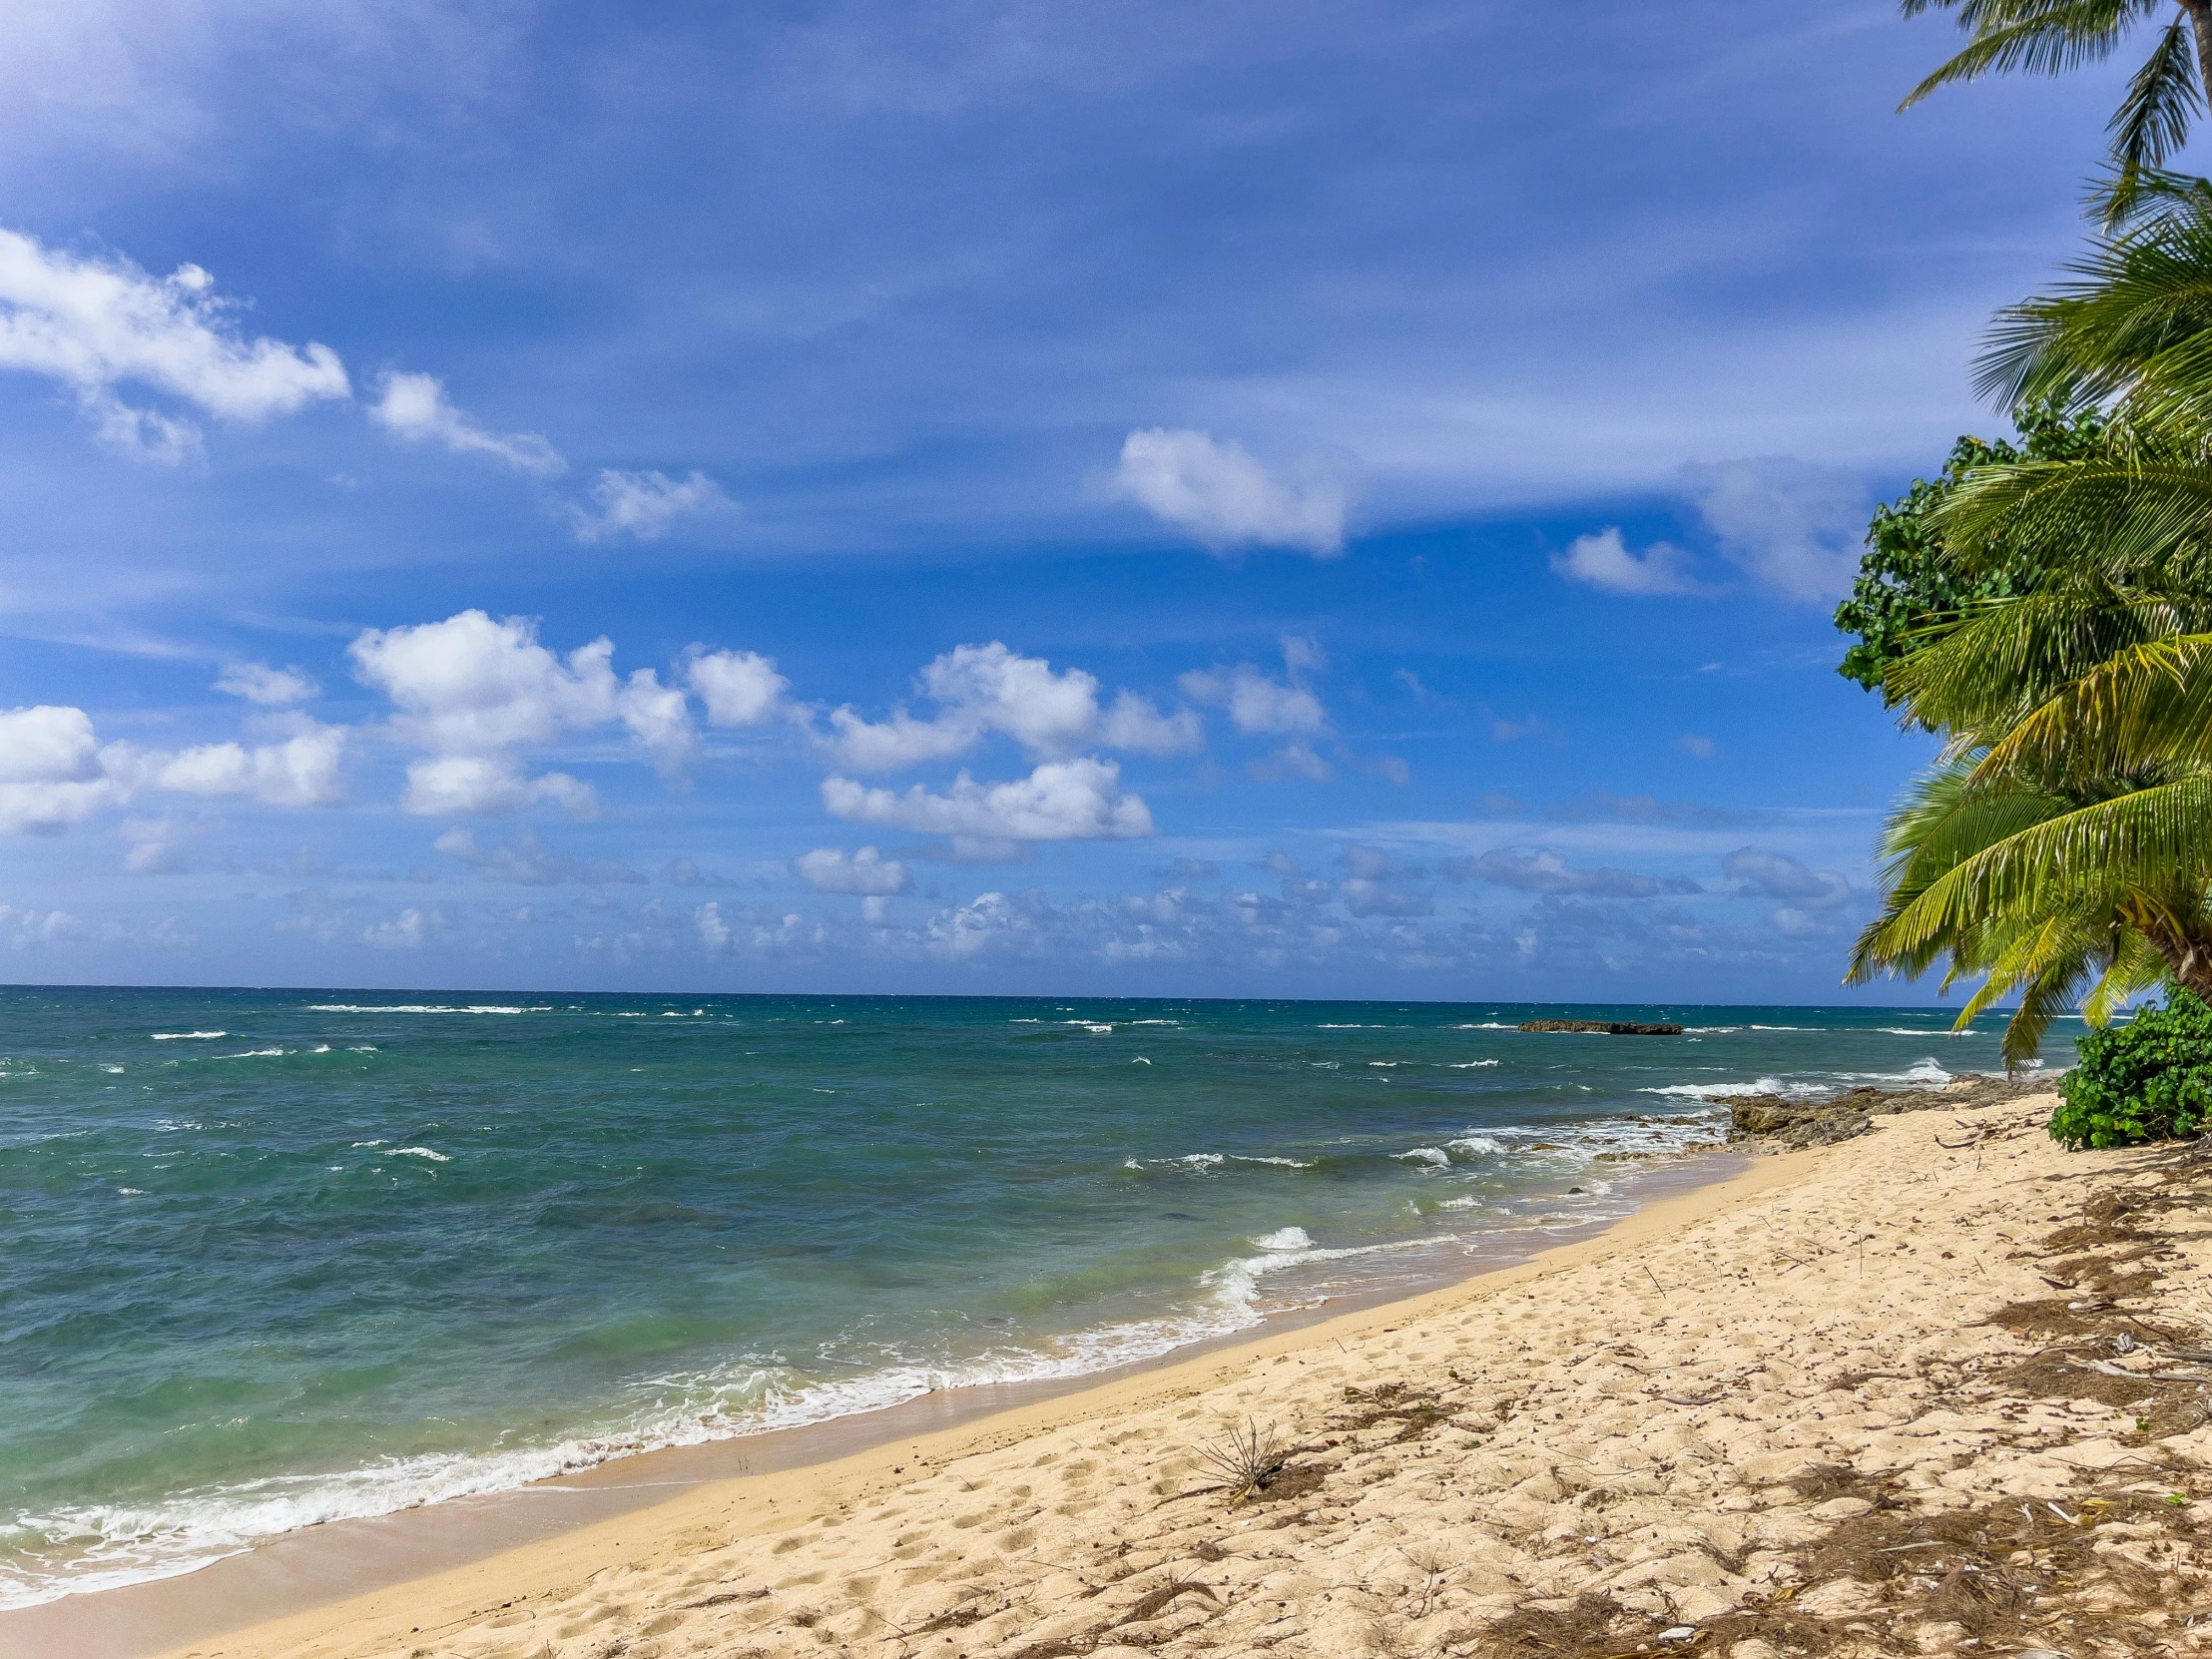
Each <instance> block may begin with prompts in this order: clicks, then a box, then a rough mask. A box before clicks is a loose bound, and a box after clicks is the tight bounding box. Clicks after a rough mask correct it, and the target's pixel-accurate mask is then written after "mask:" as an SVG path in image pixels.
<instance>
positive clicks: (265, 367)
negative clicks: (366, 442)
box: [0, 231, 350, 465]
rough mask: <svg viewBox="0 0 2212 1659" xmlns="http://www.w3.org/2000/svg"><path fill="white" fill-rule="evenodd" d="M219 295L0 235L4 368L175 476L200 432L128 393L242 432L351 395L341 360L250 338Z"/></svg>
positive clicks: (180, 275) (195, 270) (322, 350)
mask: <svg viewBox="0 0 2212 1659" xmlns="http://www.w3.org/2000/svg"><path fill="white" fill-rule="evenodd" d="M214 288H215V279H214V278H213V277H210V276H209V275H208V273H207V272H205V271H203V270H201V269H200V267H198V266H195V265H185V266H179V267H178V268H177V270H176V271H174V272H172V273H171V274H170V275H169V276H167V277H152V276H149V275H148V274H147V273H146V272H144V271H142V270H140V269H139V268H138V267H137V266H135V265H133V264H132V263H131V262H130V261H128V260H125V259H122V258H120V257H117V258H107V259H102V258H97V257H94V258H85V259H79V258H77V257H76V256H74V255H70V254H65V253H62V252H60V251H59V250H56V249H50V248H47V247H46V246H44V245H43V244H42V243H40V242H39V241H38V240H37V239H36V238H33V237H28V236H23V235H21V234H19V233H17V232H13V231H0V368H13V369H19V370H22V371H24V372H27V373H32V374H42V375H45V376H46V377H48V378H49V379H53V380H57V381H59V382H60V383H61V384H63V385H64V386H67V387H68V388H69V389H70V391H71V392H72V393H74V394H75V396H76V399H77V402H78V404H79V406H80V407H82V408H83V409H84V410H85V412H86V413H87V414H88V415H89V416H90V417H91V418H92V420H93V422H94V424H95V426H96V427H97V429H98V431H99V433H100V436H101V437H102V438H103V439H104V440H106V441H107V442H109V443H113V444H115V445H117V446H118V447H119V448H122V449H124V450H126V451H128V452H130V453H132V454H135V455H138V456H141V457H143V458H145V459H148V460H154V461H161V462H165V463H168V464H170V465H175V464H177V463H179V462H183V461H187V460H190V459H192V458H193V457H194V456H196V455H197V454H198V453H199V450H200V443H201V434H200V429H199V428H198V427H197V426H195V425H194V424H193V423H192V422H191V421H190V420H188V419H180V418H177V417H175V416H172V415H169V414H165V413H162V412H161V411H159V410H156V409H150V408H142V407H137V406H134V405H132V404H130V403H126V402H125V401H124V400H123V397H122V394H121V391H120V389H119V388H121V387H122V386H124V385H127V384H128V385H136V386H141V387H144V388H146V389H148V390H152V391H156V392H160V393H163V394H166V395H167V396H169V397H172V398H175V399H177V400H178V401H180V402H183V403H186V404H189V405H191V406H192V407H193V408H195V409H197V410H199V411H200V412H202V413H204V414H207V415H210V416H213V417H214V418H216V419H219V420H227V421H234V422H240V423H253V422H257V421H262V420H267V419H269V418H271V417H272V416H276V415H283V414H290V413H292V412H294V411H295V410H297V409H299V408H301V407H302V406H303V405H305V404H307V403H310V402H313V401H316V400H318V399H322V398H343V397H346V396H348V395H349V394H350V387H349V385H348V382H347V380H346V374H345V368H344V365H343V364H342V363H340V362H339V360H338V356H337V353H336V352H334V351H332V350H331V349H330V348H329V347H328V346H326V345H316V344H308V345H305V346H292V345H287V344H285V343H284V342H282V341H281V340H275V339H269V338H266V337H262V338H254V339H249V338H247V337H246V335H245V334H243V333H242V332H241V331H240V330H239V328H238V325H237V323H236V321H235V320H234V318H233V317H232V315H231V311H232V306H231V305H230V304H229V303H227V302H226V301H224V300H221V299H219V298H217V297H216V295H215V292H214Z"/></svg>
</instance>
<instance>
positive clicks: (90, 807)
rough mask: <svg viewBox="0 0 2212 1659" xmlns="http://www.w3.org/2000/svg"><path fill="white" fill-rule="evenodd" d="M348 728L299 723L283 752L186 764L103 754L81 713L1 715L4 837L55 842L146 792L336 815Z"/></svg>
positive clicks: (203, 756)
mask: <svg viewBox="0 0 2212 1659" xmlns="http://www.w3.org/2000/svg"><path fill="white" fill-rule="evenodd" d="M345 737H346V735H345V732H344V729H343V728H341V727H335V726H317V725H315V724H314V723H313V722H312V721H304V722H301V723H299V725H298V726H297V727H296V729H295V730H293V731H292V733H291V734H290V735H289V736H287V737H285V738H283V739H281V740H280V741H278V742H276V743H271V744H257V745H252V746H248V745H245V744H238V743H218V744H203V745H200V746H198V747H196V748H192V749H187V750H184V751H183V752H182V753H179V754H166V753H163V752H160V751H151V750H141V749H136V748H134V747H133V746H131V745H130V744H125V743H112V744H106V745H103V744H102V743H101V742H100V740H99V737H98V735H97V734H96V733H95V731H94V730H93V724H92V717H91V716H90V715H88V714H86V713H85V711H84V710H82V709H75V708H66V707H58V706H55V705H52V704H41V705H39V706H37V707H34V708H28V709H14V710H9V711H6V712H0V830H31V831H34V832H36V831H44V832H49V833H51V832H53V831H55V830H63V829H66V828H67V827H69V826H70V825H73V824H82V823H83V822H84V821H85V820H86V819H89V818H91V817H92V816H93V815H94V814H96V813H99V812H102V811H105V810H106V809H108V808H111V807H122V806H126V805H128V804H129V803H130V801H131V800H132V799H133V797H135V796H136V795H138V794H139V793H140V792H141V791H143V790H149V789H156V790H171V791H176V792H178V793H180V794H185V795H199V796H246V797H250V798H252V799H254V800H256V801H260V802H263V803H265V804H267V805H270V806H274V807H327V806H332V805H335V804H336V803H337V802H339V801H342V800H343V799H344V796H345V789H344V782H343V779H342V776H341V766H342V763H343V760H344V755H345Z"/></svg>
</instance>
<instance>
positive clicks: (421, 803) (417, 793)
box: [399, 755, 599, 818]
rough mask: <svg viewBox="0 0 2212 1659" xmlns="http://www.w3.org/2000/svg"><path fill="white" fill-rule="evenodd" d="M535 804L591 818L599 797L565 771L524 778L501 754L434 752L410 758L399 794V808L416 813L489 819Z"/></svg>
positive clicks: (517, 768)
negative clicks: (404, 788) (437, 753)
mask: <svg viewBox="0 0 2212 1659" xmlns="http://www.w3.org/2000/svg"><path fill="white" fill-rule="evenodd" d="M539 806H545V807H554V808H558V809H559V810H560V811H562V812H564V813H566V814H568V815H569V817H571V818H594V817H597V816H598V813H599V797H598V796H597V795H595V794H594V793H593V792H592V787H591V786H590V785H589V784H586V783H584V782H582V781H581V780H579V779H576V778H572V777H570V776H569V775H568V774H567V773H565V772H548V773H545V774H542V775H541V776H539V777H536V778H526V777H524V776H523V773H522V769H521V768H520V767H518V766H517V765H516V764H515V763H514V762H513V761H511V760H509V759H508V758H507V757H505V756H503V755H490V756H487V755H433V756H430V757H428V758H426V759H424V760H420V761H414V762H411V763H409V765H408V767H407V787H406V790H405V791H404V792H403V793H402V794H401V795H400V797H399V807H400V810H401V811H402V812H407V813H412V814H414V815H415V816H416V817H418V818H488V817H495V816H497V815H500V814H503V813H517V812H520V811H522V810H523V809H524V808H525V807H539Z"/></svg>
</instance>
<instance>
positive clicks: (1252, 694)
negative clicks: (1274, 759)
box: [1176, 635, 1329, 737]
mask: <svg viewBox="0 0 2212 1659" xmlns="http://www.w3.org/2000/svg"><path fill="white" fill-rule="evenodd" d="M1327 662H1328V659H1327V658H1326V657H1325V656H1324V655H1323V654H1322V650H1321V647H1320V646H1318V645H1316V644H1315V643H1314V642H1313V641H1312V640H1309V639H1304V638H1301V637H1299V636H1297V635H1290V636H1287V637H1286V638H1285V639H1284V641H1283V666H1284V677H1283V678H1282V679H1281V680H1276V679H1272V678H1270V677H1269V676H1268V675H1267V674H1265V673H1263V672H1261V671H1260V670H1259V669H1257V668H1255V667H1254V666H1253V665H1252V664H1250V663H1239V664H1238V665H1237V666H1236V667H1235V668H1233V669H1201V670H1194V671H1193V672H1191V673H1189V674H1186V675H1184V676H1183V677H1182V678H1181V679H1180V680H1178V681H1177V682H1176V683H1177V684H1178V685H1179V686H1180V687H1181V688H1182V690H1183V695H1184V696H1185V697H1187V698H1189V699H1190V700H1191V701H1192V702H1193V703H1204V704H1208V705H1211V706H1214V707H1218V708H1226V709H1227V710H1228V711H1229V722H1230V724H1231V725H1232V726H1234V727H1236V729H1237V730H1238V731H1240V732H1243V733H1246V734H1248V735H1252V736H1270V737H1314V736H1320V735H1322V734H1325V733H1327V732H1328V730H1329V715H1328V711H1326V710H1325V709H1324V708H1323V707H1322V703H1321V699H1320V698H1319V697H1316V696H1315V695H1314V693H1313V691H1312V690H1311V688H1309V687H1308V686H1307V685H1306V676H1307V674H1308V673H1309V672H1311V671H1313V670H1316V669H1319V668H1322V667H1325V666H1326V665H1327Z"/></svg>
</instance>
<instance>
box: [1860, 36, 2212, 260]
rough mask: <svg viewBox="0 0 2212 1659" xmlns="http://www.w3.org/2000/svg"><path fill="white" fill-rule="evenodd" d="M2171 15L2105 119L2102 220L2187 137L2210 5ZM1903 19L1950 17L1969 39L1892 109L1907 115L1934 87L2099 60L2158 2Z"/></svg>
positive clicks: (2127, 201)
mask: <svg viewBox="0 0 2212 1659" xmlns="http://www.w3.org/2000/svg"><path fill="white" fill-rule="evenodd" d="M2174 3H2175V4H2176V5H2177V6H2178V8H2179V9H2178V11H2177V12H2176V13H2175V15H2174V16H2173V17H2172V19H2171V20H2170V21H2169V22H2167V23H2166V24H2165V25H2164V26H2163V27H2161V28H2159V29H2158V31H2157V34H2156V36H2155V37H2154V39H2153V41H2152V45H2151V51H2150V56H2149V57H2147V58H2146V59H2144V60H2143V65H2142V67H2141V68H2140V69H2138V70H2137V71H2136V72H2135V76H2134V79H2133V80H2131V81H2130V82H2129V83H2128V88H2127V96H2126V97H2125V98H2124V99H2122V100H2121V102H2120V107H2119V109H2118V110H2116V111H2114V112H2113V116H2112V119H2111V121H2110V122H2109V123H2108V124H2107V125H2106V131H2107V132H2109V133H2110V134H2111V135H2112V159H2113V162H2114V163H2115V164H2116V171H2115V173H2114V176H2113V178H2112V179H2111V181H2110V182H2109V185H2108V187H2107V188H2106V190H2104V191H2103V192H2101V193H2100V194H2099V196H2098V198H2097V199H2096V200H2097V205H2098V206H2099V207H2100V208H2101V209H2102V211H2103V213H2104V216H2105V219H2106V223H2107V224H2116V223H2118V222H2120V221H2121V220H2123V219H2124V218H2125V217H2126V215H2127V212H2128V209H2129V207H2130V206H2131V204H2132V203H2133V201H2134V198H2135V194H2136V192H2137V190H2138V189H2139V188H2140V186H2141V184H2142V182H2143V180H2144V179H2145V178H2146V177H2148V176H2149V175H2151V174H2155V173H2157V172H2159V171H2160V170H2161V169H2163V168H2164V167H2165V165H2166V162H2167V159H2168V158H2169V157H2171V156H2172V155H2173V153H2174V152H2175V151H2176V150H2179V149H2180V148H2181V146H2182V143H2183V141H2184V140H2185V139H2186V138H2187V137H2188V134H2189V124H2190V122H2191V121H2193V120H2194V119H2195V118H2196V116H2197V115H2198V114H2199V112H2200V111H2201V110H2202V109H2203V107H2204V96H2205V88H2207V87H2212V0H2174ZM1900 4H1901V9H1902V10H1903V11H1904V13H1905V15H1906V16H1907V17H1918V16H1920V15H1921V14H1923V13H1924V12H1933V11H1947V12H1955V13H1956V14H1957V20H1958V26H1959V28H1961V29H1963V30H1965V31H1966V33H1967V35H1968V37H1969V39H1968V41H1967V44H1966V47H1965V49H1964V50H1963V51H1961V52H1960V53H1959V54H1958V55H1957V56H1956V57H1954V58H1952V59H1951V60H1950V61H1949V62H1948V63H1946V64H1944V65H1943V66H1942V67H1941V68H1940V69H1937V70H1936V72H1935V73H1934V74H1933V75H1931V76H1929V78H1928V79H1927V80H1925V81H1923V82H1922V83H1921V84H1920V85H1919V86H1917V87H1915V88H1914V89H1913V91H1912V93H1911V94H1910V95H1909V96H1908V97H1907V98H1906V100H1905V102H1904V103H1903V104H1901V105H1899V106H1898V107H1899V108H1900V109H1910V108H1912V106H1913V105H1915V104H1917V103H1919V102H1920V101H1921V100H1922V99H1924V98H1926V97H1927V96H1928V95H1929V94H1930V93H1932V92H1934V91H1935V90H1936V88H1937V87H1943V86H1949V85H1951V84H1952V83H1954V82H1958V81H1976V80H1979V79H1980V78H1981V77H1982V76H1984V75H1995V74H2002V73H2006V72H2009V71H2014V70H2024V71H2026V72H2027V73H2029V74H2040V75H2057V74H2062V73H2063V72H2065V71H2066V70H2069V69H2078V68H2079V67H2081V66H2082V65H2083V64H2090V63H2101V62H2102V61H2103V60H2105V59H2106V58H2109V57H2110V56H2111V55H2112V54H2113V53H2114V52H2116V51H2118V50H2119V48H2120V46H2121V44H2122V42H2123V41H2125V40H2126V39H2127V37H2128V36H2130V35H2131V34H2133V33H2135V31H2136V30H2137V29H2138V28H2139V27H2140V26H2141V25H2143V24H2146V23H2155V22H2156V21H2157V19H2158V17H2159V16H2160V14H2161V13H2163V12H2164V11H2165V10H2166V4H2167V0H1900Z"/></svg>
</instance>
